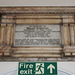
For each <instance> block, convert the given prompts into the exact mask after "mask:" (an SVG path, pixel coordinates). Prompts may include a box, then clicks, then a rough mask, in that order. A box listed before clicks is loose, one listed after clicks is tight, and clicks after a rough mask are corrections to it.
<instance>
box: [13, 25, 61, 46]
mask: <svg viewBox="0 0 75 75" xmlns="http://www.w3.org/2000/svg"><path fill="white" fill-rule="evenodd" d="M60 45H61V36H60V25H16V26H15V39H14V46H50V47H51V46H60Z"/></svg>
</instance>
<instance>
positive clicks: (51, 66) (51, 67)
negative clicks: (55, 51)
mask: <svg viewBox="0 0 75 75" xmlns="http://www.w3.org/2000/svg"><path fill="white" fill-rule="evenodd" d="M49 68H50V73H53V70H52V69H55V67H54V66H53V65H52V64H50V65H49V66H48V67H47V69H49Z"/></svg>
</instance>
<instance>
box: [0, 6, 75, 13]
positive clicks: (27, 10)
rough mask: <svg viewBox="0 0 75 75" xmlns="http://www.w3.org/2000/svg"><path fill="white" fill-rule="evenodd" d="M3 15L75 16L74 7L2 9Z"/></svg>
mask: <svg viewBox="0 0 75 75" xmlns="http://www.w3.org/2000/svg"><path fill="white" fill-rule="evenodd" d="M0 13H1V14H6V13H10V14H75V7H74V6H71V7H70V6H60V7H59V6H56V7H55V6H49V7H41V6H38V7H36V6H34V7H0Z"/></svg>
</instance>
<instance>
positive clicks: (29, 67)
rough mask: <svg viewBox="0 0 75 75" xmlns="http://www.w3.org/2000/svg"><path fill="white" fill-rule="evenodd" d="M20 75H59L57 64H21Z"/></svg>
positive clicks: (19, 67)
mask: <svg viewBox="0 0 75 75" xmlns="http://www.w3.org/2000/svg"><path fill="white" fill-rule="evenodd" d="M18 75H57V62H19V64H18Z"/></svg>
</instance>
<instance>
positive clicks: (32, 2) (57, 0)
mask: <svg viewBox="0 0 75 75" xmlns="http://www.w3.org/2000/svg"><path fill="white" fill-rule="evenodd" d="M0 6H75V0H0Z"/></svg>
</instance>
